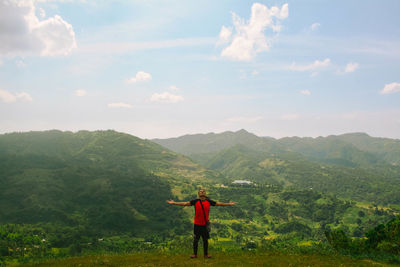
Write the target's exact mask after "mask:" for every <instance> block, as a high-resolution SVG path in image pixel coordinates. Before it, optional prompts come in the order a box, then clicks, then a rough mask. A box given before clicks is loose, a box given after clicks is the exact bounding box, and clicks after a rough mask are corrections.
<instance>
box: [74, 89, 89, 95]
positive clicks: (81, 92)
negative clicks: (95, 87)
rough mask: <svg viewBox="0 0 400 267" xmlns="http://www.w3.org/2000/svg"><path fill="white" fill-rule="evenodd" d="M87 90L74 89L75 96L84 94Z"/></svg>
mask: <svg viewBox="0 0 400 267" xmlns="http://www.w3.org/2000/svg"><path fill="white" fill-rule="evenodd" d="M86 94H87V92H86V91H85V90H76V91H75V95H76V96H85V95H86Z"/></svg>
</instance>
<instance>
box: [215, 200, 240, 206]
mask: <svg viewBox="0 0 400 267" xmlns="http://www.w3.org/2000/svg"><path fill="white" fill-rule="evenodd" d="M233 205H236V202H233V201H231V202H228V203H224V202H217V204H215V206H233Z"/></svg>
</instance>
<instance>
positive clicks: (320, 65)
mask: <svg viewBox="0 0 400 267" xmlns="http://www.w3.org/2000/svg"><path fill="white" fill-rule="evenodd" d="M330 65H331V60H330V59H329V58H326V59H324V60H323V61H319V60H315V61H314V63H311V64H307V65H297V64H296V62H293V63H292V65H290V67H289V69H290V70H294V71H309V70H311V71H315V70H320V69H323V68H326V67H328V66H330Z"/></svg>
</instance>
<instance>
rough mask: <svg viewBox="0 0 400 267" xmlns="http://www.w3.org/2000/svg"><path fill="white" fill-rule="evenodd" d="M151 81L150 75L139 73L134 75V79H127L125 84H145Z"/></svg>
mask: <svg viewBox="0 0 400 267" xmlns="http://www.w3.org/2000/svg"><path fill="white" fill-rule="evenodd" d="M151 79H152V77H151V74H150V73H147V72H144V71H139V72H138V73H136V76H135V77H132V78H130V79H128V80H127V81H126V82H127V83H137V82H147V81H151Z"/></svg>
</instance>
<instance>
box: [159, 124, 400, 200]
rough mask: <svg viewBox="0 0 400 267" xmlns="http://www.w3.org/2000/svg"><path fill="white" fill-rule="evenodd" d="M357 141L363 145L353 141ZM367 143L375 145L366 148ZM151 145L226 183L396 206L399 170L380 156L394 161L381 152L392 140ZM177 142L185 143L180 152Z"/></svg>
mask: <svg viewBox="0 0 400 267" xmlns="http://www.w3.org/2000/svg"><path fill="white" fill-rule="evenodd" d="M357 136H360V137H361V138H362V140H363V141H358V142H357V141H356V140H357ZM228 137H229V138H228ZM368 141H369V142H370V143H372V144H378V145H371V146H368V144H367V143H368ZM155 142H158V143H159V144H162V145H168V148H169V149H171V150H174V151H179V152H181V153H183V152H184V153H186V155H188V156H189V157H191V158H192V159H193V160H195V161H197V162H199V163H201V164H202V165H204V166H205V167H207V168H210V169H213V170H215V171H218V172H221V173H222V174H223V175H224V176H226V177H227V178H230V179H231V180H235V179H247V180H252V181H256V182H259V183H260V182H261V183H272V184H281V185H284V186H294V187H296V188H304V189H307V188H313V189H315V190H318V191H320V192H330V193H334V194H337V195H338V196H341V197H346V198H350V199H355V200H359V201H376V202H379V203H385V204H388V203H396V204H400V197H398V196H397V195H398V194H397V193H396V192H397V191H398V190H400V168H399V167H398V166H396V165H395V164H394V162H393V161H386V160H385V159H384V158H383V157H382V156H381V155H382V154H385V153H386V155H390V157H388V158H395V156H394V155H396V154H395V152H396V151H397V150H396V149H395V148H390V149H388V151H385V150H384V145H383V143H382V142H385V144H387V143H389V144H392V145H393V146H395V145H396V144H397V140H387V139H384V140H381V139H379V138H373V137H369V136H367V135H365V134H362V135H360V134H347V135H341V136H329V137H318V138H299V137H290V138H289V137H287V138H282V139H273V138H265V137H257V136H256V135H254V134H251V133H248V132H246V131H245V130H241V131H239V132H236V133H232V132H224V133H221V134H207V135H191V136H183V137H179V138H174V139H167V140H155ZM180 142H182V143H184V144H185V145H184V148H185V149H184V150H183V149H182V147H183V146H182V145H181V144H180ZM196 147H203V150H202V151H203V153H202V154H198V153H196V152H197V151H196ZM367 148H368V149H367ZM363 149H365V150H363ZM205 151H209V152H208V153H206V152H205Z"/></svg>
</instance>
